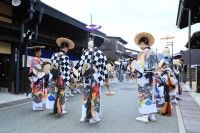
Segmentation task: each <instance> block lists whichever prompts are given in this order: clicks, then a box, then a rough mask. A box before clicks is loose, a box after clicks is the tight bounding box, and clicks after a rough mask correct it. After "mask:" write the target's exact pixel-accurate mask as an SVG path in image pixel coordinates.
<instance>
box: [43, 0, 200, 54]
mask: <svg viewBox="0 0 200 133" xmlns="http://www.w3.org/2000/svg"><path fill="white" fill-rule="evenodd" d="M42 1H43V2H44V3H46V4H48V5H50V6H52V7H54V8H56V9H57V10H59V11H62V12H64V13H65V14H67V15H69V16H71V17H73V18H75V19H77V20H79V21H81V22H83V23H86V24H90V14H92V16H93V24H97V25H101V26H102V28H101V29H100V31H102V32H104V33H105V34H107V35H108V36H119V37H122V38H123V39H124V40H126V41H127V42H128V45H127V47H128V48H131V49H135V50H139V48H138V46H136V45H135V43H134V41H133V40H134V36H135V35H136V34H137V33H138V32H143V31H146V32H150V33H152V34H153V35H154V37H155V39H156V42H155V44H154V46H153V48H154V49H156V48H157V49H158V52H161V53H162V51H163V48H164V47H165V46H166V45H165V44H166V43H165V41H163V40H160V38H161V37H163V36H166V35H170V36H174V37H175V38H174V39H173V41H174V53H177V52H179V51H180V50H185V47H184V46H185V44H186V43H187V40H188V32H187V31H188V29H187V28H185V29H182V30H180V29H178V28H177V27H176V18H177V11H178V4H179V0H167V1H164V0H42ZM198 26H199V25H198V24H197V25H194V26H192V33H193V32H195V31H197V30H198V28H197V27H198Z"/></svg>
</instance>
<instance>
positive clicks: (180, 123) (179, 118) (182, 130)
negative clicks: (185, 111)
mask: <svg viewBox="0 0 200 133" xmlns="http://www.w3.org/2000/svg"><path fill="white" fill-rule="evenodd" d="M175 107H176V114H177V121H178V128H179V133H186V130H185V126H184V122H183V117H182V115H181V110H180V107H179V105H176V106H175Z"/></svg>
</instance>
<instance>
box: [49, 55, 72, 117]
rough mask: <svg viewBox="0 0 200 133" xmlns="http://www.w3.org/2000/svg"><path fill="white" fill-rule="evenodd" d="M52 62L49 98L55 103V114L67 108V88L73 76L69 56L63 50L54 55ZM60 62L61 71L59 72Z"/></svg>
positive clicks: (61, 112)
mask: <svg viewBox="0 0 200 133" xmlns="http://www.w3.org/2000/svg"><path fill="white" fill-rule="evenodd" d="M51 62H52V64H53V65H52V66H53V70H52V71H51V74H52V75H53V76H52V80H51V82H50V86H51V90H50V93H49V95H48V100H49V101H52V103H53V104H54V105H53V113H54V114H63V111H64V108H65V88H66V86H67V85H69V80H70V79H71V78H73V75H72V72H71V66H70V62H69V57H68V56H67V55H66V54H65V53H64V52H63V51H61V52H58V53H55V54H53V55H52V58H51ZM59 64H60V72H58V71H59V69H58V66H59Z"/></svg>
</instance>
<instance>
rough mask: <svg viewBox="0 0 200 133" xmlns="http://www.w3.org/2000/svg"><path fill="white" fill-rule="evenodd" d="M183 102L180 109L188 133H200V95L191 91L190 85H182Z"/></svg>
mask: <svg viewBox="0 0 200 133" xmlns="http://www.w3.org/2000/svg"><path fill="white" fill-rule="evenodd" d="M182 88H183V93H182V96H181V98H182V100H181V101H179V107H180V110H181V115H182V118H183V122H184V127H185V130H186V132H187V133H200V94H199V93H196V92H194V91H193V90H192V89H190V87H189V85H188V84H182Z"/></svg>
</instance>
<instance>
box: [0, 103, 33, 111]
mask: <svg viewBox="0 0 200 133" xmlns="http://www.w3.org/2000/svg"><path fill="white" fill-rule="evenodd" d="M28 103H31V102H27V103H22V104H17V105H13V106H9V107H5V108H1V109H0V111H1V110H5V109H9V108H13V107H17V106H21V105H25V104H28Z"/></svg>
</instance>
